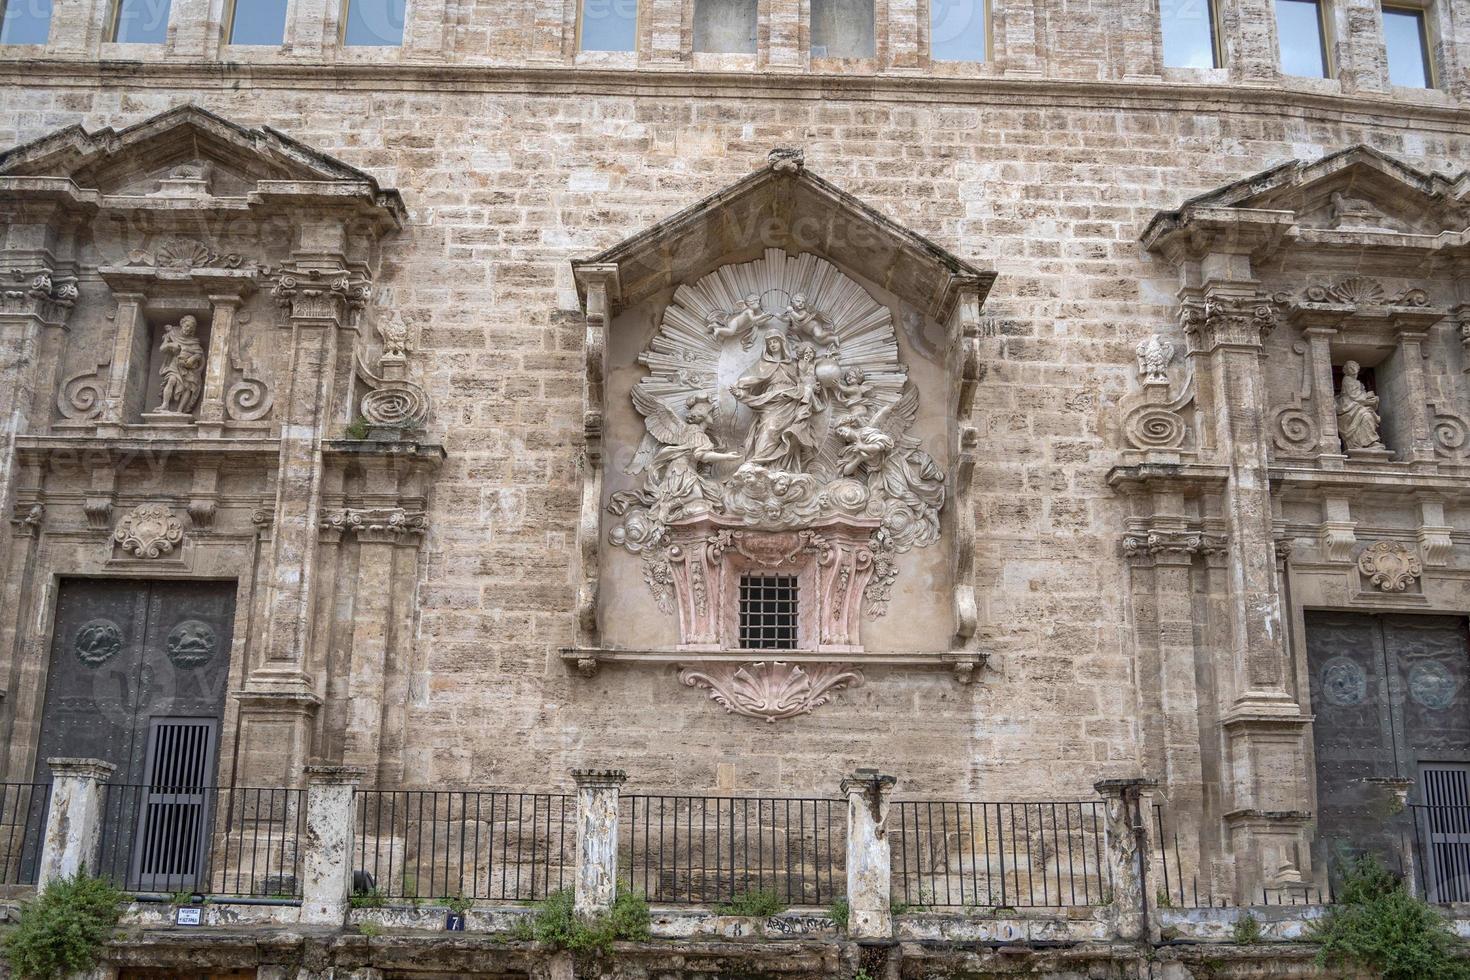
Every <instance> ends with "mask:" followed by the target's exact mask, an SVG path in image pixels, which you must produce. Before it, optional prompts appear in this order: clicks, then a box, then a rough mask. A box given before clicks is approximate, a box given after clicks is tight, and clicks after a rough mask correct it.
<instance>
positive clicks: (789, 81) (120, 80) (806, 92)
mask: <svg viewBox="0 0 1470 980" xmlns="http://www.w3.org/2000/svg"><path fill="white" fill-rule="evenodd" d="M10 80H13V81H14V82H15V83H16V84H24V85H28V86H40V85H48V84H54V85H65V86H67V87H69V88H74V87H75V86H76V85H77V84H79V83H87V82H93V83H98V84H104V83H105V84H129V85H137V86H139V87H142V88H155V89H156V88H161V87H166V86H171V85H179V86H185V87H188V88H191V89H200V90H208V89H211V88H214V89H219V90H221V91H227V90H228V91H233V90H234V89H236V88H237V87H238V86H239V84H240V83H241V82H246V83H256V84H259V85H260V86H261V87H267V88H279V87H294V88H302V89H324V90H332V91H338V90H341V89H342V88H344V87H347V88H350V87H352V86H353V84H354V83H357V84H360V85H361V86H362V87H363V89H364V90H371V91H374V92H382V91H385V90H390V89H395V88H396V89H403V90H407V89H421V90H424V91H443V89H444V87H445V86H446V85H450V86H453V87H454V88H455V89H456V90H458V91H465V92H483V91H506V92H520V93H537V94H564V95H640V94H647V95H656V96H667V95H671V94H674V95H677V94H684V95H702V96H708V97H711V98H718V97H722V96H733V95H740V96H746V97H750V96H760V97H768V98H779V99H830V98H833V97H835V96H843V95H852V96H861V97H863V98H864V99H865V100H866V101H899V102H924V101H944V102H949V101H954V100H955V99H956V98H959V99H962V100H967V99H970V98H973V97H974V96H976V95H995V96H997V97H1014V96H1017V95H1034V96H1037V97H1039V98H1042V99H1046V98H1049V99H1051V100H1053V101H1054V102H1055V103H1056V104H1065V103H1073V104H1080V103H1087V102H1092V103H1095V104H1097V105H1102V106H1106V107H1108V108H1117V107H1119V106H1128V107H1134V106H1137V107H1141V108H1155V109H1156V108H1160V107H1165V106H1173V107H1177V108H1180V109H1183V110H1193V109H1195V108H1199V107H1200V106H1201V105H1208V106H1211V107H1213V108H1214V109H1215V110H1218V109H1219V107H1220V104H1221V103H1235V104H1237V105H1238V106H1240V107H1241V108H1242V109H1246V110H1250V111H1256V112H1262V113H1267V114H1270V115H1290V116H1295V115H1296V114H1297V113H1299V112H1300V111H1301V110H1302V109H1314V110H1322V111H1328V112H1336V113H1341V115H1342V118H1344V119H1353V118H1357V119H1371V118H1375V117H1376V118H1377V119H1378V120H1379V121H1380V124H1383V125H1389V126H1392V127H1394V128H1402V129H1409V128H1413V129H1424V128H1426V123H1429V122H1439V123H1444V124H1446V125H1447V126H1449V127H1458V128H1460V129H1463V128H1465V127H1466V126H1470V107H1462V106H1460V105H1458V104H1430V103H1422V102H1413V101H1407V100H1399V99H1393V98H1388V97H1384V96H1374V95H1372V94H1371V93H1364V92H1354V93H1352V94H1350V95H1349V94H1336V93H1319V92H1309V91H1302V90H1292V89H1286V88H1283V87H1282V86H1283V83H1284V82H1289V80H1283V79H1271V80H1269V81H1267V82H1262V83H1260V84H1239V83H1234V84H1196V83H1190V82H1163V81H1159V82H1140V81H1138V80H1137V79H1129V80H1127V81H1123V80H1107V81H1085V80H1079V79H1048V78H994V77H972V78H959V77H940V76H923V75H919V76H916V75H914V74H911V73H898V72H893V73H876V74H831V73H820V72H792V73H789V74H787V73H779V74H778V73H769V72H759V73H758V72H753V71H752V72H726V71H701V70H694V69H690V68H687V67H684V66H683V65H682V64H681V65H680V66H678V67H677V68H674V69H665V68H638V69H605V68H589V67H585V66H574V65H566V66H553V67H544V68H542V67H529V66H503V65H490V64H468V63H467V64H457V65H445V64H443V63H437V64H404V63H391V64H390V63H373V62H364V63H278V64H269V63H250V64H245V63H232V62H225V61H214V60H208V61H179V62H162V63H160V62H143V61H121V60H97V59H84V58H79V59H59V58H24V59H22V58H19V57H16V58H0V84H4V83H6V82H7V81H10Z"/></svg>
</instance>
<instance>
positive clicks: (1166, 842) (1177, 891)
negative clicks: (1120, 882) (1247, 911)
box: [1149, 803, 1332, 909]
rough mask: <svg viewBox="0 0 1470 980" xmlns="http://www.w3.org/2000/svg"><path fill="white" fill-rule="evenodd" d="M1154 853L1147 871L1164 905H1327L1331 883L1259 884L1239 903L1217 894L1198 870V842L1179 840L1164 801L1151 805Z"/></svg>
mask: <svg viewBox="0 0 1470 980" xmlns="http://www.w3.org/2000/svg"><path fill="white" fill-rule="evenodd" d="M1149 833H1150V836H1151V837H1152V838H1153V854H1152V855H1151V859H1152V864H1151V869H1150V874H1151V875H1152V876H1153V878H1154V880H1153V881H1152V882H1151V884H1152V886H1153V887H1154V889H1155V891H1154V894H1153V896H1152V900H1153V901H1154V902H1155V903H1157V904H1158V905H1160V906H1163V907H1166V908H1179V909H1209V908H1232V907H1234V906H1236V905H1240V904H1244V905H1330V904H1332V890H1331V887H1330V886H1323V885H1318V884H1313V883H1311V882H1308V883H1304V884H1291V883H1284V884H1279V885H1276V886H1274V887H1269V888H1268V887H1262V888H1261V891H1260V893H1259V894H1254V895H1251V896H1250V897H1249V899H1248V900H1247V901H1245V902H1244V903H1241V902H1238V901H1237V900H1236V899H1235V896H1234V895H1233V894H1217V893H1216V892H1215V890H1214V889H1213V888H1212V887H1211V885H1210V882H1209V881H1208V880H1207V879H1204V878H1202V876H1201V874H1200V869H1199V862H1198V851H1197V846H1196V845H1197V843H1198V842H1190V841H1184V842H1181V839H1180V834H1179V830H1178V827H1177V825H1176V824H1175V822H1174V820H1173V816H1172V814H1170V813H1169V812H1168V810H1166V808H1165V807H1164V805H1163V804H1161V803H1156V804H1154V812H1153V815H1152V825H1151V826H1150V827H1149Z"/></svg>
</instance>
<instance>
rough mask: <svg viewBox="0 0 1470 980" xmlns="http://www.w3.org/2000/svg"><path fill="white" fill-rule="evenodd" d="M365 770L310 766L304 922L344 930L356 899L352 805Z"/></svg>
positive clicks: (304, 847)
mask: <svg viewBox="0 0 1470 980" xmlns="http://www.w3.org/2000/svg"><path fill="white" fill-rule="evenodd" d="M363 775H364V770H362V769H359V768H357V767H356V766H307V767H306V832H305V835H304V839H303V840H302V845H301V850H302V856H301V878H302V880H301V916H300V921H301V922H307V923H327V924H332V925H341V924H342V922H343V921H344V918H345V917H346V915H347V908H348V906H349V904H350V899H351V897H352V824H353V820H354V819H355V817H356V814H355V813H354V812H353V802H354V799H355V793H356V791H357V784H358V783H359V782H361V781H362V778H363Z"/></svg>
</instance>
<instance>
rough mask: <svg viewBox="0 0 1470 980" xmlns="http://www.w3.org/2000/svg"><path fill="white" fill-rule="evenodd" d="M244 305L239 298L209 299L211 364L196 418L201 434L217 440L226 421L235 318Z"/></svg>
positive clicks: (206, 374) (235, 296)
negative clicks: (226, 388) (211, 311)
mask: <svg viewBox="0 0 1470 980" xmlns="http://www.w3.org/2000/svg"><path fill="white" fill-rule="evenodd" d="M242 302H243V300H242V298H241V297H240V296H238V295H227V296H210V297H209V305H210V307H211V309H212V310H213V316H211V317H210V321H209V361H208V363H207V365H206V366H205V369H204V387H203V391H202V394H201V395H200V398H199V413H198V415H197V416H196V419H197V423H196V424H197V425H198V426H199V434H200V435H203V436H214V437H218V436H219V435H220V433H221V431H222V428H223V423H224V420H225V386H226V384H228V382H229V372H230V351H231V349H232V348H233V345H234V342H235V339H234V338H235V315H236V313H238V312H239V310H240V304H241V303H242Z"/></svg>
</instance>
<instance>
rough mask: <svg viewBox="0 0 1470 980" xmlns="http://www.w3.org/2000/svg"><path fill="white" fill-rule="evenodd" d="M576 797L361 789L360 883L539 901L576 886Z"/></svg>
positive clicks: (394, 895)
mask: <svg viewBox="0 0 1470 980" xmlns="http://www.w3.org/2000/svg"><path fill="white" fill-rule="evenodd" d="M576 810H577V801H576V798H575V797H573V796H566V795H561V794H555V793H496V792H480V791H476V790H358V791H357V800H356V816H355V824H354V827H353V831H354V838H353V841H354V845H353V846H354V852H355V854H354V856H355V861H354V864H353V867H354V870H355V871H359V872H364V873H365V874H366V875H367V876H369V877H367V878H363V876H362V875H357V876H355V877H356V878H357V880H358V886H357V887H358V890H359V891H361V890H364V889H365V888H371V889H375V890H376V892H377V893H378V894H379V895H381V896H382V897H384V898H387V899H408V900H412V899H420V898H422V899H434V898H453V897H462V898H467V899H500V900H508V901H536V900H538V899H543V898H545V897H546V896H547V895H549V894H551V893H552V892H556V891H560V890H562V889H564V888H569V887H571V885H572V883H573V879H574V875H575V874H576V853H575V851H576V840H577V829H576V828H577V825H576Z"/></svg>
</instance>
